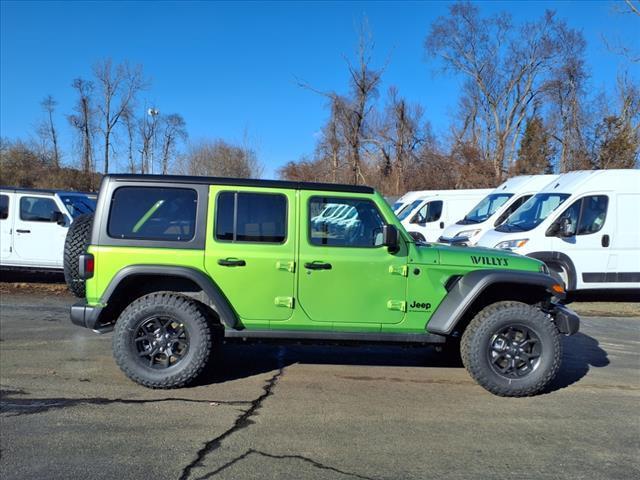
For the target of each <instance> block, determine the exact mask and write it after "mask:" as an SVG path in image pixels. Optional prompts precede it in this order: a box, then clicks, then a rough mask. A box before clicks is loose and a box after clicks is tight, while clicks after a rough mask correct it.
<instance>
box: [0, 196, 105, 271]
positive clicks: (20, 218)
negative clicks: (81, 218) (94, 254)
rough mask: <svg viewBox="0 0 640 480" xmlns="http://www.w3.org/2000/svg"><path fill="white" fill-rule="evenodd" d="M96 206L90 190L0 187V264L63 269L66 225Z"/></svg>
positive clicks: (17, 266) (37, 268)
mask: <svg viewBox="0 0 640 480" xmlns="http://www.w3.org/2000/svg"><path fill="white" fill-rule="evenodd" d="M95 207H96V195H95V194H91V193H80V192H65V191H58V190H32V189H26V188H0V267H2V268H3V269H34V270H62V268H63V251H64V241H65V237H66V235H67V230H68V229H69V226H70V225H71V223H72V222H73V219H74V218H76V217H77V216H78V215H82V214H84V213H93V211H94V210H95Z"/></svg>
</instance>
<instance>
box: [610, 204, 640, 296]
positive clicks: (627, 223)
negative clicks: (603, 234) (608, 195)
mask: <svg viewBox="0 0 640 480" xmlns="http://www.w3.org/2000/svg"><path fill="white" fill-rule="evenodd" d="M615 206H616V224H615V228H614V229H613V230H614V232H613V234H612V236H611V247H610V248H611V254H610V263H611V264H613V267H614V269H615V271H616V272H617V275H616V276H615V278H614V280H615V283H616V285H615V286H614V287H613V288H640V212H639V210H640V194H638V193H624V194H619V195H616V205H615Z"/></svg>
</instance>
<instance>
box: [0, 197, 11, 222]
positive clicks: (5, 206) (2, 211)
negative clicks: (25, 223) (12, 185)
mask: <svg viewBox="0 0 640 480" xmlns="http://www.w3.org/2000/svg"><path fill="white" fill-rule="evenodd" d="M7 218H9V195H0V220H6V219H7Z"/></svg>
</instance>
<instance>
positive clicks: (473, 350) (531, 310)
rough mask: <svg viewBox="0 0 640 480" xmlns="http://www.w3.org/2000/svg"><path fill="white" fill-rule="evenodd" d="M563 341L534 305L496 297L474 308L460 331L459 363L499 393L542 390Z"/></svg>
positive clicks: (512, 394)
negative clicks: (473, 313)
mask: <svg viewBox="0 0 640 480" xmlns="http://www.w3.org/2000/svg"><path fill="white" fill-rule="evenodd" d="M561 355H562V346H561V343H560V334H559V333H558V330H557V328H556V326H555V325H554V324H553V322H552V321H551V320H550V319H549V318H548V317H547V315H545V314H544V313H543V312H542V311H540V310H539V309H538V308H536V307H533V306H531V305H527V304H524V303H520V302H498V303H494V304H492V305H489V306H488V307H486V308H484V309H483V310H482V311H480V313H478V314H477V315H476V316H475V317H474V318H473V320H471V323H470V324H469V326H468V327H467V329H466V330H465V331H464V334H463V335H462V344H461V356H462V362H463V363H464V366H465V367H466V369H467V371H468V372H469V374H470V375H471V376H472V377H473V378H474V379H475V380H476V382H478V383H479V384H480V385H481V386H482V387H484V388H485V389H487V390H488V391H490V392H491V393H494V394H496V395H500V396H504V397H525V396H529V395H535V394H536V393H539V392H540V391H542V390H543V389H544V388H545V387H546V386H547V385H548V384H549V383H550V382H551V381H552V380H553V379H554V377H555V376H556V374H557V373H558V369H559V367H560V357H561Z"/></svg>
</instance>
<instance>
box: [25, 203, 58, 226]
mask: <svg viewBox="0 0 640 480" xmlns="http://www.w3.org/2000/svg"><path fill="white" fill-rule="evenodd" d="M59 211H60V210H58V207H57V205H56V202H54V201H53V199H51V198H44V197H21V198H20V220H24V221H27V222H54V221H55V219H54V218H53V214H54V213H55V212H59Z"/></svg>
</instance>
